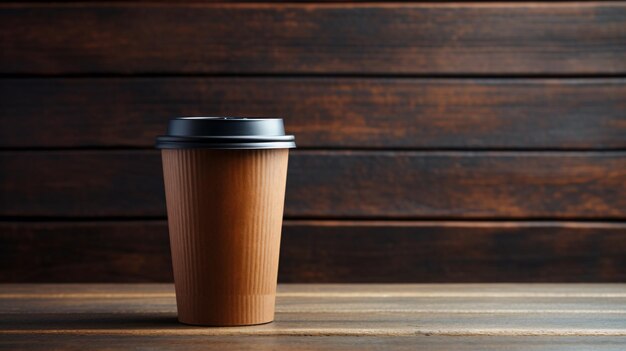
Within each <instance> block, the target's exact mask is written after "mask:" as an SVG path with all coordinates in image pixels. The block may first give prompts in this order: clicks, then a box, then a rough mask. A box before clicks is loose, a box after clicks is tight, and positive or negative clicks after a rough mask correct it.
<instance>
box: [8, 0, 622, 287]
mask: <svg viewBox="0 0 626 351" xmlns="http://www.w3.org/2000/svg"><path fill="white" fill-rule="evenodd" d="M0 70H1V72H0V74H1V78H0V93H1V105H0V148H1V150H0V281H4V282H105V281H106V282H122V281H170V280H171V279H172V278H171V267H170V261H169V244H168V239H167V229H166V221H165V220H166V218H165V203H164V195H163V184H162V176H161V164H160V158H159V154H158V152H157V151H156V150H153V147H152V145H153V141H154V137H155V136H156V135H158V134H161V133H163V132H164V131H165V127H166V122H167V120H168V119H169V118H171V117H175V116H181V115H184V116H189V115H220V116H222V115H231V116H232V115H239V116H281V117H284V118H285V123H286V127H287V130H288V132H290V133H293V134H295V135H296V137H297V142H298V146H299V149H297V150H295V151H294V152H293V153H292V154H291V157H290V168H289V175H288V186H287V199H286V209H285V219H286V220H285V226H284V230H283V243H282V252H281V268H280V280H281V281H283V282H499V281H524V282H527V281H531V282H540V281H555V282H566V281H567V282H569V281H588V282H596V281H607V282H609V281H626V268H625V267H626V222H625V221H624V220H625V218H626V188H625V184H626V78H625V77H626V2H604V3H599V2H584V3H572V2H555V3H519V2H508V3H491V2H479V3H473V2H464V3H357V2H354V3H353V2H345V3H292V4H281V3H264V4H255V3H247V4H236V3H211V2H208V1H206V2H200V3H190V2H181V3H175V4H174V3H171V4H168V3H164V2H143V1H141V2H124V1H118V2H97V1H94V2H86V3H74V2H66V3H30V4H29V3H11V2H2V3H0Z"/></svg>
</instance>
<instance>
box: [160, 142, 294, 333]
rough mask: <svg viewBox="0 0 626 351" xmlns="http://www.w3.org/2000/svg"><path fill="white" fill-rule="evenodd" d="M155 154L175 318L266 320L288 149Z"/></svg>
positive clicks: (270, 312)
mask: <svg viewBox="0 0 626 351" xmlns="http://www.w3.org/2000/svg"><path fill="white" fill-rule="evenodd" d="M161 154H162V161H163V174H164V181H165V194H166V201H167V215H168V226H169V234H170V244H171V251H172V263H173V267H174V281H175V286H176V303H177V306H178V320H179V321H180V322H182V323H185V324H193V325H206V326H238V325H252V324H262V323H268V322H271V321H272V320H273V319H274V303H275V297H276V283H277V275H278V258H279V251H280V236H281V229H282V217H283V207H284V199H285V184H286V178H287V164H288V155H289V149H288V148H275V149H234V150H228V149H226V150H223V149H222V150H220V149H204V148H186V149H185V148H183V149H176V148H172V149H163V150H161Z"/></svg>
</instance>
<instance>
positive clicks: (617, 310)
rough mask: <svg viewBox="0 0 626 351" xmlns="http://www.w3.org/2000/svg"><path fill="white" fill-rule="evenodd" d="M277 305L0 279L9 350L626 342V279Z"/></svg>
mask: <svg viewBox="0 0 626 351" xmlns="http://www.w3.org/2000/svg"><path fill="white" fill-rule="evenodd" d="M276 309H277V311H276V321H275V322H274V323H270V324H265V325H259V326H251V327H238V328H206V327H194V326H186V325H181V324H179V323H178V322H177V321H176V305H175V300H174V290H173V286H172V285H170V284H117V285H113V284H65V285H61V284H56V285H50V284H26V285H14V284H11V285H0V348H2V349H11V350H18V349H28V350H32V349H46V350H50V349H77V350H78V349H80V350H83V349H107V350H110V349H185V350H196V349H198V350H199V349H202V350H213V349H215V350H230V349H250V350H274V349H290V350H349V349H359V350H378V349H381V350H383V349H407V350H409V349H410V350H413V349H416V348H417V346H423V347H427V348H428V349H429V350H449V349H454V350H473V349H476V350H502V349H507V350H518V349H519V350H590V349H600V350H625V349H626V284H534V285H533V284H402V285H357V284H351V285H280V286H279V293H278V297H277V307H276Z"/></svg>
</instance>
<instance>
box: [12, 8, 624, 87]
mask: <svg viewBox="0 0 626 351" xmlns="http://www.w3.org/2000/svg"><path fill="white" fill-rule="evenodd" d="M0 33H2V34H1V38H2V40H0V52H2V55H0V72H1V73H5V74H71V73H80V74H90V73H120V74H133V73H281V74H336V73H340V74H542V75H544V74H623V73H624V72H626V60H625V59H624V58H625V57H626V44H624V43H626V4H624V3H623V2H600V3H595V2H562V3H561V2H555V3H536V2H535V3H421V4H420V3H418V4H415V3H407V4H397V3H396V4H384V3H367V4H132V3H130V4H124V3H104V4H88V3H87V4H85V3H78V4H59V3H57V4H0Z"/></svg>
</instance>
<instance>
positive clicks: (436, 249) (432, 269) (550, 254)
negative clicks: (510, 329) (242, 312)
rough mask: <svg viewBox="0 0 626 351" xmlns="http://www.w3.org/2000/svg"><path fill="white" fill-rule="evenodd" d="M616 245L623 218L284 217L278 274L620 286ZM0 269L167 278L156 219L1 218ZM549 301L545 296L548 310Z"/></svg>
mask: <svg viewBox="0 0 626 351" xmlns="http://www.w3.org/2000/svg"><path fill="white" fill-rule="evenodd" d="M625 250H626V224H624V223H590V222H441V221H435V222H411V221H408V222H389V221H384V222H383V221H381V222H372V221H365V222H349V221H347V222H346V221H340V222H335V221H286V222H285V225H284V228H283V239H282V246H281V265H280V273H279V280H280V281H281V282H318V283H319V282H486V281H491V282H495V281H499V282H510V281H526V282H551V281H560V282H583V281H586V282H594V281H595V282H619V281H624V280H625V279H626V273H625V272H624V270H623V269H622V267H624V266H626V257H625V256H624V254H623V253H624V252H625ZM0 267H1V269H0V281H3V282H103V281H109V282H124V281H125V282H150V281H152V282H154V281H171V280H172V273H171V263H170V251H169V242H168V238H167V226H166V223H165V222H164V221H123V222H115V221H112V222H82V223H75V222H37V223H32V222H0ZM506 288H507V289H509V290H507V291H509V292H511V293H513V295H511V294H509V295H507V296H508V297H511V298H515V297H526V296H532V295H531V293H532V292H528V291H523V290H514V289H512V288H511V287H506ZM549 288H550V289H552V290H554V289H555V287H549ZM103 289H104V290H103ZM134 289H135V290H133V291H127V292H125V294H126V295H124V296H126V297H127V298H131V297H142V296H143V295H142V294H145V293H146V290H144V289H143V288H139V287H135V288H134ZM324 289H325V290H315V289H313V288H311V289H309V290H307V291H308V295H307V296H310V297H312V298H315V297H320V296H324V295H325V294H329V293H330V296H335V297H337V296H339V297H341V294H338V293H337V292H336V291H335V290H333V289H334V288H333V287H332V286H328V287H325V288H324ZM329 289H330V290H329ZM376 289H377V290H372V289H369V288H366V287H363V288H361V290H360V293H361V294H360V295H359V296H345V297H346V298H352V299H353V301H354V302H357V301H359V299H375V298H378V297H384V296H386V295H387V294H388V293H389V292H387V291H384V290H380V288H376ZM398 289H399V288H396V290H398ZM424 289H426V288H422V290H423V291H424V292H425V293H427V294H424V295H421V296H413V295H410V294H408V295H406V297H407V298H410V299H414V298H425V299H429V298H432V297H437V296H444V295H445V296H453V297H454V296H462V297H465V298H466V299H470V298H480V297H481V296H486V297H490V298H493V297H503V296H501V295H500V292H498V291H484V290H476V289H477V288H475V287H471V286H469V287H468V286H463V288H462V290H458V289H457V288H455V287H453V286H450V287H448V290H447V293H445V294H444V293H441V292H436V291H429V290H424ZM54 291H55V290H50V292H51V293H52V292H54ZM106 291H107V290H106V289H105V288H97V289H96V290H94V291H93V292H88V291H86V292H85V291H84V292H82V293H86V294H87V295H86V296H91V295H89V294H92V295H93V294H94V293H95V294H96V296H95V297H98V296H99V295H97V294H100V293H105V292H106ZM333 291H335V292H333ZM398 291H399V292H402V291H400V290H398ZM603 291H604V294H605V295H606V296H609V297H610V296H613V295H612V294H614V293H615V291H613V290H611V288H609V287H605V288H604V290H603ZM79 292H80V291H76V293H79ZM406 292H407V291H404V293H406ZM556 292H557V293H558V294H557V295H546V296H543V297H544V298H546V299H559V298H563V297H570V298H576V297H580V298H585V297H593V296H596V295H593V291H588V290H585V289H584V288H576V289H573V290H570V291H564V290H559V291H556ZM14 293H15V292H14ZM107 294H108V293H106V294H104V295H102V296H101V297H103V298H105V297H106V296H105V295H107ZM129 294H130V295H129ZM168 294H169V295H168ZM171 294H172V292H171V291H169V290H168V291H166V293H165V295H163V294H162V293H160V295H158V296H148V295H146V296H144V297H146V298H150V299H151V301H155V303H157V302H156V301H157V300H158V299H159V298H164V297H168V296H169V297H171ZM281 294H282V296H283V298H284V299H289V298H299V297H302V296H299V295H298V294H295V295H294V291H292V290H283V291H281ZM589 294H591V295H589ZM136 295H137V296H136ZM107 296H108V295H107ZM35 297H36V296H35ZM121 297H122V296H120V298H121ZM304 297H306V296H304ZM504 297H506V296H504ZM536 297H537V296H536ZM538 297H541V296H538ZM598 297H600V295H598ZM614 297H617V295H616V296H614ZM622 297H625V298H626V295H623V296H622ZM0 298H2V296H1V295H0ZM548 305H550V303H548ZM555 306H556V302H555V301H553V302H552V308H553V309H554V308H556V307H555ZM302 307H303V306H300V308H302ZM422 307H424V306H422ZM448 307H450V308H452V309H454V308H460V307H459V306H448ZM511 308H514V307H511ZM518 308H521V307H518ZM595 308H599V307H597V306H596V307H595ZM337 309H338V308H335V309H334V310H337Z"/></svg>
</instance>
